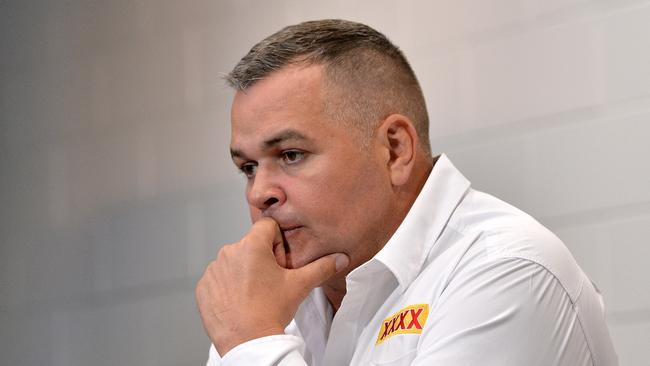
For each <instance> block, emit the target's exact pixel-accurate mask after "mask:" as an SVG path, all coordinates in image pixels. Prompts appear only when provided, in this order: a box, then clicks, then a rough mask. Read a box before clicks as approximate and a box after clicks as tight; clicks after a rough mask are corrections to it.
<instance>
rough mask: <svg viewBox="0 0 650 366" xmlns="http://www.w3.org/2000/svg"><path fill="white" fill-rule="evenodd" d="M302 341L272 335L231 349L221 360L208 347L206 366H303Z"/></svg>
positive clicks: (215, 352) (291, 337)
mask: <svg viewBox="0 0 650 366" xmlns="http://www.w3.org/2000/svg"><path fill="white" fill-rule="evenodd" d="M304 350H305V343H304V341H303V340H302V339H301V338H300V337H297V336H295V335H285V334H283V335H274V336H268V337H262V338H257V339H253V340H250V341H248V342H244V343H242V344H240V345H238V346H236V347H235V348H233V349H231V350H230V351H229V352H228V353H226V354H225V355H224V357H223V358H221V357H220V356H219V353H218V352H217V350H216V349H215V347H214V345H211V346H210V357H209V359H208V362H207V364H206V366H266V365H269V366H270V365H274V366H275V365H280V366H305V365H307V363H306V362H305V360H304V359H303V353H304Z"/></svg>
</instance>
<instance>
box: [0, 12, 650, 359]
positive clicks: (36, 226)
mask: <svg viewBox="0 0 650 366" xmlns="http://www.w3.org/2000/svg"><path fill="white" fill-rule="evenodd" d="M401 4H402V5H400V6H397V5H396V2H393V1H371V0H364V1H342V0H341V1H338V2H335V1H330V2H317V1H289V0H286V1H275V2H271V1H258V2H254V1H234V0H231V1H211V0H192V1H184V2H177V1H158V0H138V1H136V0H121V1H111V2H105V1H92V2H91V1H69V2H37V1H20V0H15V1H0V47H1V48H0V49H1V50H2V56H1V57H0V77H1V88H2V89H1V90H2V92H1V94H0V96H1V99H0V103H1V104H0V118H1V130H0V131H1V134H0V169H1V176H0V177H1V179H0V207H1V208H0V222H1V226H0V230H1V231H0V233H1V235H2V236H1V237H0V238H1V240H2V242H1V245H2V246H1V247H0V301H1V303H0V325H1V326H0V354H1V355H2V356H0V357H1V359H2V364H7V365H62V366H63V365H65V366H68V365H89V364H92V365H177V364H188V365H189V364H201V363H202V362H203V361H204V360H205V358H206V356H207V345H208V340H207V337H206V336H205V335H204V334H203V331H202V328H201V323H200V320H199V317H198V315H197V312H196V310H195V305H194V296H193V287H194V283H195V281H196V280H197V279H198V277H199V276H200V274H201V272H202V269H203V267H204V266H205V264H206V263H207V262H208V261H209V260H210V258H211V257H212V256H213V255H214V254H215V253H216V251H217V249H218V247H219V245H220V244H222V243H225V242H230V241H234V240H236V239H237V238H238V237H239V236H240V235H241V234H242V233H243V232H244V230H246V227H247V226H248V224H247V222H248V219H247V216H246V208H245V206H244V201H243V194H242V182H243V180H242V178H241V177H239V176H238V175H237V174H236V173H235V169H234V168H233V167H232V164H231V163H230V162H229V158H228V152H227V148H228V140H229V132H228V120H229V112H228V106H229V103H230V98H231V91H230V90H228V88H226V87H225V86H224V83H223V82H222V81H221V80H220V79H219V75H220V74H222V73H225V72H227V71H229V69H230V68H231V67H232V66H233V65H234V63H235V62H236V61H237V60H238V59H239V58H240V57H241V56H242V55H243V54H244V53H245V52H246V51H247V50H248V49H249V48H250V47H251V46H252V45H253V44H254V43H255V42H256V41H258V40H260V39H261V38H262V37H264V36H266V35H268V34H270V33H271V32H274V31H276V30H277V29H279V28H280V27H282V26H284V25H287V24H291V23H295V22H298V21H302V20H307V19H317V18H327V17H342V18H348V19H352V20H357V21H362V22H365V23H367V24H369V25H371V26H374V27H376V28H377V29H379V30H380V31H383V32H385V33H386V34H387V35H388V36H389V37H390V38H391V39H392V40H393V41H395V43H397V44H398V45H400V46H401V47H402V48H403V50H404V51H405V53H406V55H407V57H409V59H410V60H411V62H412V65H413V67H414V68H415V70H416V73H417V74H418V76H419V78H420V81H421V83H422V84H423V88H424V90H425V94H426V96H427V102H428V105H429V109H430V114H431V117H432V118H431V119H432V126H431V130H432V147H433V149H434V150H435V151H438V152H446V153H448V154H449V155H450V156H451V158H452V160H453V161H454V162H455V163H456V165H457V166H458V167H459V168H461V170H462V171H464V173H465V174H466V176H468V178H469V179H470V180H471V181H472V182H473V184H474V186H475V187H476V188H478V189H481V190H484V191H487V192H490V193H492V194H495V195H497V196H499V197H501V198H503V199H505V200H507V201H509V202H511V203H513V204H515V205H517V206H519V207H521V208H522V209H524V210H526V211H528V212H529V213H531V214H533V215H534V216H536V217H537V218H539V219H540V220H541V221H542V222H543V223H545V224H547V225H548V226H549V227H551V228H552V229H553V230H554V231H555V232H556V233H558V234H559V235H560V236H561V237H562V238H563V239H564V240H565V241H566V243H567V245H568V246H569V248H570V249H571V251H572V252H573V253H574V255H575V256H576V258H577V259H578V261H579V262H580V263H581V265H582V266H583V268H584V269H585V270H586V271H587V272H588V273H589V274H590V275H591V277H592V279H593V280H594V281H596V282H597V283H598V285H599V286H600V288H601V290H602V292H603V293H604V295H605V301H606V304H607V306H608V307H607V312H608V313H607V314H608V321H609V324H610V329H611V332H612V335H613V337H614V342H615V345H616V347H617V350H618V353H619V355H620V359H621V364H622V365H648V364H650V352H649V351H647V350H646V348H647V345H648V344H650V269H648V267H646V266H645V264H646V261H647V258H649V257H650V249H648V248H650V246H647V245H645V243H644V242H643V240H644V238H647V237H648V236H650V229H649V228H650V165H649V164H648V162H647V161H646V160H647V159H648V157H650V144H648V140H649V138H650V123H649V119H650V67H648V65H650V1H641V0H638V1H633V0H620V1H605V0H600V1H596V0H594V1H586V0H582V1H578V0H489V1H488V0H473V1H470V0H439V1H435V2H432V1H424V0H422V1H402V2H401Z"/></svg>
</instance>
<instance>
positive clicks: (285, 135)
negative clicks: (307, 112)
mask: <svg viewBox="0 0 650 366" xmlns="http://www.w3.org/2000/svg"><path fill="white" fill-rule="evenodd" d="M289 140H307V141H309V140H311V139H310V138H309V137H307V136H305V135H303V134H302V133H300V132H298V131H296V130H293V129H286V130H282V131H280V132H278V133H277V134H275V135H274V136H273V137H271V138H269V139H267V140H264V142H262V149H263V150H269V149H271V148H273V147H274V146H276V145H278V144H281V143H283V142H285V141H289ZM230 156H231V157H232V158H245V157H246V155H245V154H244V153H243V152H242V151H240V150H237V149H230Z"/></svg>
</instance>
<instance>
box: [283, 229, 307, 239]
mask: <svg viewBox="0 0 650 366" xmlns="http://www.w3.org/2000/svg"><path fill="white" fill-rule="evenodd" d="M301 228H302V226H289V227H281V228H280V230H281V231H282V234H283V235H284V237H285V238H291V237H293V236H295V235H296V234H297V233H298V232H299V230H300V229H301Z"/></svg>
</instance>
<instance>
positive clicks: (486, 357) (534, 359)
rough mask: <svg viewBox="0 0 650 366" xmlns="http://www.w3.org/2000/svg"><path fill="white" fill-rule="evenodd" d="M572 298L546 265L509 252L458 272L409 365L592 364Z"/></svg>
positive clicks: (432, 315) (509, 365) (443, 296)
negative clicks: (508, 255) (506, 256)
mask: <svg viewBox="0 0 650 366" xmlns="http://www.w3.org/2000/svg"><path fill="white" fill-rule="evenodd" d="M580 320H581V319H580V317H579V316H578V311H577V310H576V308H575V304H574V303H573V301H572V300H571V298H570V297H569V295H568V294H567V292H566V291H565V289H564V288H563V286H562V285H561V283H560V282H559V281H558V279H557V278H556V277H555V276H554V275H553V274H552V273H551V272H549V271H548V270H547V269H546V268H545V267H543V266H541V265H540V264H538V263H535V262H531V261H528V260H525V259H520V258H505V259H499V260H495V261H492V262H489V263H483V264H481V265H480V266H477V267H476V268H472V269H470V270H465V271H461V273H460V274H458V276H457V277H456V278H454V279H452V280H451V281H450V283H449V286H448V288H447V289H446V290H445V292H444V293H443V295H442V297H441V298H440V301H439V302H438V303H437V304H436V306H435V308H434V309H433V311H432V312H431V313H430V314H429V320H428V322H427V328H428V330H426V331H425V332H424V333H423V334H422V339H421V343H420V345H419V347H418V351H417V354H416V355H415V357H414V358H413V359H412V362H410V364H411V365H415V366H424V365H456V366H463V365H468V366H469V365H484V366H490V365H494V366H515V365H540V366H541V365H565V366H569V365H570V366H580V365H585V366H586V365H589V366H591V365H593V364H594V363H593V360H592V356H591V351H590V349H589V344H588V342H587V340H586V337H585V334H584V329H583V327H582V324H581V321H580Z"/></svg>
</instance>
